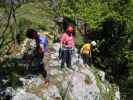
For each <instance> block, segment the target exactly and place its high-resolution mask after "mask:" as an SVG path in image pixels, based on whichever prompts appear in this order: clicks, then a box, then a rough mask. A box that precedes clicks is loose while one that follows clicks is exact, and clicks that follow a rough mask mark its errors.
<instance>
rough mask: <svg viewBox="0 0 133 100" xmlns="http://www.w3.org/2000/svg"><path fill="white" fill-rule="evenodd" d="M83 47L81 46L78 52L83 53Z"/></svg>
mask: <svg viewBox="0 0 133 100" xmlns="http://www.w3.org/2000/svg"><path fill="white" fill-rule="evenodd" d="M83 49H84V46H82V48H81V49H80V54H82V53H83Z"/></svg>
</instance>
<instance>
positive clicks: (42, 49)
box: [26, 29, 48, 78]
mask: <svg viewBox="0 0 133 100" xmlns="http://www.w3.org/2000/svg"><path fill="white" fill-rule="evenodd" d="M26 36H27V37H28V38H30V39H34V40H35V42H36V53H37V56H38V57H39V58H40V59H41V62H40V64H39V68H40V70H41V73H42V75H43V77H44V78H46V76H47V72H46V69H45V67H46V63H45V62H47V61H46V60H47V56H48V38H47V37H46V36H44V35H43V36H41V35H39V34H38V32H37V31H36V30H34V29H28V30H27V32H26ZM44 64H45V67H44Z"/></svg>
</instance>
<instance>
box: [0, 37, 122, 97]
mask: <svg viewBox="0 0 133 100" xmlns="http://www.w3.org/2000/svg"><path fill="white" fill-rule="evenodd" d="M34 48H35V43H34V41H32V40H28V39H26V40H25V41H24V42H23V44H22V45H21V50H20V51H19V52H18V53H15V54H14V57H15V59H19V60H18V61H17V62H16V63H17V64H16V65H17V66H16V67H17V68H18V69H21V68H22V67H23V68H24V71H23V72H22V73H18V74H17V75H16V76H18V77H17V79H16V81H17V82H18V83H19V84H20V83H21V85H20V86H19V87H16V88H13V87H7V88H6V89H5V90H4V91H2V92H1V95H3V97H2V96H1V99H3V100H4V99H5V98H6V97H8V96H10V97H11V99H12V100H119V99H120V98H119V91H117V95H116V94H115V91H116V90H115V89H114V87H112V85H111V84H110V83H109V82H108V81H107V80H105V73H104V72H102V71H100V70H97V69H96V68H95V67H94V66H86V65H84V64H83V62H82V59H81V58H80V56H79V54H78V53H77V49H75V51H74V54H73V59H72V68H73V69H68V68H66V67H65V68H64V69H63V71H60V70H59V67H60V60H59V59H58V49H59V43H55V44H52V46H51V49H50V52H49V53H50V56H49V61H48V66H47V67H46V70H47V74H48V75H47V79H48V80H49V84H44V79H43V78H42V76H41V74H40V73H39V71H38V68H37V66H34V64H36V63H37V60H33V59H32V60H33V62H32V63H29V62H28V59H30V57H25V56H24V55H25V54H26V55H33V52H34ZM10 67H14V66H10ZM20 74H21V75H20ZM2 81H4V79H3V80H2ZM7 81H8V80H7ZM18 83H16V84H17V85H18ZM4 95H6V97H5V96H4ZM115 95H116V96H118V97H116V96H115ZM117 98H118V99H117Z"/></svg>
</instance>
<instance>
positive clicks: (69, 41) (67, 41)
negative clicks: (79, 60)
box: [60, 25, 75, 69]
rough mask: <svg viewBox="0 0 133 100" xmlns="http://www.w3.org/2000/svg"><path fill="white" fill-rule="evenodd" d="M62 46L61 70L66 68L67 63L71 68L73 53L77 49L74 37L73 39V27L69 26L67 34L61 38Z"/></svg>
mask: <svg viewBox="0 0 133 100" xmlns="http://www.w3.org/2000/svg"><path fill="white" fill-rule="evenodd" d="M60 45H61V49H60V50H61V52H60V53H61V54H60V59H61V69H63V68H64V64H65V63H66V65H67V67H68V68H71V56H72V51H73V49H74V47H75V42H74V37H73V27H72V26H70V25H69V26H68V27H67V29H66V32H65V33H64V34H63V35H62V36H61V38H60Z"/></svg>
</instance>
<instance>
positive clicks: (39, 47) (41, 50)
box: [37, 44, 44, 57]
mask: <svg viewBox="0 0 133 100" xmlns="http://www.w3.org/2000/svg"><path fill="white" fill-rule="evenodd" d="M37 53H38V55H39V56H40V57H43V55H44V46H43V44H37Z"/></svg>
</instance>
